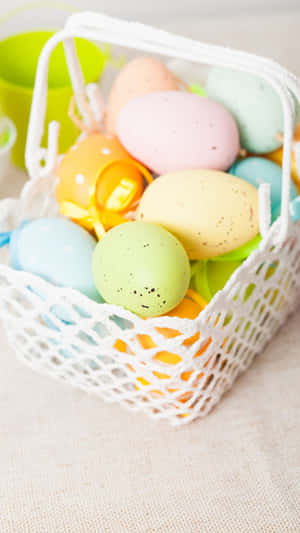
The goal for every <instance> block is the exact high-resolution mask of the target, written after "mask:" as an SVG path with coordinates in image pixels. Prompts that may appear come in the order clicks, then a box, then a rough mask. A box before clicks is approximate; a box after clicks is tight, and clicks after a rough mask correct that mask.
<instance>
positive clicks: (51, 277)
mask: <svg viewBox="0 0 300 533" xmlns="http://www.w3.org/2000/svg"><path fill="white" fill-rule="evenodd" d="M96 244H97V242H96V240H95V239H94V238H93V237H92V236H91V235H90V234H89V233H88V232H87V231H86V230H84V229H83V228H81V227H80V226H78V225H77V224H74V223H73V222H71V221H70V220H67V219H65V218H43V219H38V220H32V221H29V222H24V223H22V224H21V225H20V226H19V228H17V229H16V230H15V231H14V232H13V233H12V235H11V240H10V262H11V266H12V267H13V268H15V269H17V270H23V271H26V272H31V273H32V274H36V275H38V276H40V277H41V278H43V279H45V280H46V281H49V282H50V283H53V284H54V285H58V286H62V287H71V288H73V289H76V290H78V291H79V292H82V293H83V294H85V295H86V296H88V297H89V298H91V299H92V300H96V301H98V302H101V301H103V299H102V298H101V296H99V293H98V291H97V289H96V287H95V284H94V281H93V276H92V255H93V252H94V248H95V246H96Z"/></svg>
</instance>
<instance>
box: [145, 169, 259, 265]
mask: <svg viewBox="0 0 300 533" xmlns="http://www.w3.org/2000/svg"><path fill="white" fill-rule="evenodd" d="M137 218H138V219H139V220H144V221H147V222H154V223H156V224H160V225H161V226H163V227H164V228H166V229H167V230H169V231H170V232H171V233H173V234H174V235H175V236H176V237H177V238H178V239H179V240H180V241H181V243H182V244H183V246H184V247H185V249H186V251H187V253H188V256H189V258H190V259H206V258H210V257H216V256H218V255H222V254H225V253H227V252H230V251H232V250H234V249H235V248H238V247H239V246H241V245H243V244H245V243H246V242H248V241H250V240H251V239H252V238H253V237H255V235H256V234H257V233H258V231H259V226H258V192H257V189H256V188H255V187H254V186H253V185H251V184H249V183H247V182H246V181H244V180H241V179H240V178H237V177H235V176H232V175H231V174H226V173H225V172H221V171H215V170H187V171H180V172H173V173H170V174H165V175H163V176H161V177H159V178H157V179H156V180H155V181H154V182H153V183H152V184H151V185H150V186H149V187H148V188H147V189H146V191H145V193H144V195H143V197H142V199H141V202H140V205H139V209H138V212H137Z"/></svg>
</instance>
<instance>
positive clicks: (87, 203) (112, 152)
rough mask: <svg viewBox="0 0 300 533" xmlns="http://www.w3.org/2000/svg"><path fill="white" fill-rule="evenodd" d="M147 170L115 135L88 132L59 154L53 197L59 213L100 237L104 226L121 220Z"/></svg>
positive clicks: (132, 204) (138, 193) (148, 178)
mask: <svg viewBox="0 0 300 533" xmlns="http://www.w3.org/2000/svg"><path fill="white" fill-rule="evenodd" d="M144 178H145V179H146V181H147V182H148V183H149V182H151V181H152V176H151V174H150V173H149V172H148V171H147V170H146V169H145V168H144V167H143V166H142V165H140V163H138V162H137V161H135V160H134V159H133V158H132V157H131V156H130V155H129V154H128V153H127V152H126V150H125V149H124V148H123V146H122V145H121V144H120V142H119V140H118V139H117V137H112V136H108V135H102V134H100V133H99V134H91V135H88V136H86V137H84V138H83V139H81V140H79V141H78V142H77V143H76V144H75V145H74V146H72V148H71V149H70V150H69V151H68V152H67V154H66V155H65V156H64V157H63V158H62V160H61V162H60V165H59V167H58V170H57V184H56V198H57V201H58V204H59V206H60V210H61V212H62V214H63V215H65V216H67V217H69V218H71V219H73V220H74V221H76V222H78V223H79V224H81V225H82V226H84V227H86V228H87V229H89V230H94V231H95V232H96V234H97V235H98V237H99V238H100V237H101V236H102V234H103V233H104V231H105V230H106V229H109V228H110V227H112V226H114V225H116V224H120V223H121V222H125V221H126V220H127V219H126V218H124V216H123V213H124V212H126V211H128V210H129V209H130V208H133V207H135V205H136V203H137V202H138V200H139V198H140V197H141V195H142V193H143V190H144Z"/></svg>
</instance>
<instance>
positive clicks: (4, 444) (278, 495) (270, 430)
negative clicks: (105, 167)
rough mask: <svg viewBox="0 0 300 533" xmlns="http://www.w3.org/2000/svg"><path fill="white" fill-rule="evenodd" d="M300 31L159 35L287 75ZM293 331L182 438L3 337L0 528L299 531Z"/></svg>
mask: <svg viewBox="0 0 300 533" xmlns="http://www.w3.org/2000/svg"><path fill="white" fill-rule="evenodd" d="M87 7H88V6H87ZM299 22H300V17H299V16H296V14H292V13H291V14H289V15H283V14H278V15H276V16H275V15H272V14H270V13H269V14H267V15H266V16H264V17H262V16H260V17H254V16H253V17H250V18H249V19H246V18H241V19H239V18H238V17H237V18H234V17H233V18H231V17H228V18H227V19H224V21H221V20H220V19H218V20H215V19H213V18H211V19H208V20H206V21H205V20H192V19H191V18H189V19H188V17H185V19H184V20H182V19H181V18H178V20H175V19H173V20H171V19H170V24H163V25H164V27H166V28H167V29H170V30H173V31H178V32H183V33H185V34H191V35H192V36H193V37H196V38H197V37H198V38H201V39H204V40H210V41H215V42H221V43H228V44H230V45H232V46H238V47H240V48H243V49H248V48H250V49H252V50H254V51H257V52H259V53H262V54H266V55H270V56H274V57H278V59H279V60H280V61H281V62H282V63H283V64H285V65H287V66H288V67H289V68H291V69H293V70H294V71H297V68H298V69H299V54H298V52H297V53H296V51H297V42H298V41H297V39H298V37H297V36H298V33H299V32H298V29H299ZM279 35H280V38H278V36H279ZM22 179H23V178H22V175H20V176H18V175H17V174H14V175H13V176H12V177H11V179H8V180H7V185H6V187H5V188H4V187H3V185H2V184H1V188H0V189H1V190H0V196H1V197H2V196H7V194H15V191H16V187H17V185H18V186H19V185H20V184H21V182H22ZM299 324H300V311H299V312H298V313H296V314H295V315H294V316H293V317H292V318H291V319H289V321H288V322H287V323H286V325H285V326H284V327H283V328H282V329H281V331H280V332H279V334H278V335H277V336H276V337H275V338H274V340H273V342H272V343H271V344H270V345H269V346H268V347H267V349H266V350H265V351H264V353H262V354H261V355H260V356H258V357H257V358H256V360H255V361H254V363H253V365H252V366H251V368H250V369H249V370H248V371H247V372H246V373H245V374H243V375H242V376H241V377H240V378H239V379H238V381H237V382H236V383H235V385H234V387H233V389H232V390H231V391H230V392H229V393H228V394H227V395H226V396H225V397H224V398H223V399H222V401H221V403H220V404H219V406H218V407H217V408H216V409H215V410H214V411H213V412H212V413H211V414H210V415H209V416H208V417H207V418H205V419H203V420H200V421H197V422H195V423H194V424H192V425H188V426H186V427H183V428H178V429H174V428H171V427H169V426H168V425H167V424H164V423H157V422H156V423H155V422H151V420H149V419H148V418H147V417H145V416H144V415H142V414H133V413H129V412H126V411H124V410H123V409H121V408H120V407H119V406H118V405H107V404H104V403H103V402H101V401H100V400H98V399H97V398H95V397H92V396H88V395H86V394H84V393H82V392H80V391H76V390H74V389H72V388H69V387H66V386H64V385H63V384H60V383H57V382H55V381H53V380H51V379H50V378H48V377H45V376H40V375H38V374H35V373H33V372H32V371H31V370H30V369H28V368H27V367H26V366H24V365H23V364H21V363H20V362H18V361H17V360H16V354H15V353H14V352H13V350H11V349H10V348H9V347H8V345H7V342H6V339H5V332H4V331H3V328H1V327H0V364H1V370H0V532H1V533H102V532H103V533H127V532H129V533H299V532H300V395H299V382H300V331H299Z"/></svg>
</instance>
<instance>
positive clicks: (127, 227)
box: [93, 222, 190, 317]
mask: <svg viewBox="0 0 300 533" xmlns="http://www.w3.org/2000/svg"><path fill="white" fill-rule="evenodd" d="M93 275H94V281H95V285H96V287H97V289H98V290H99V292H100V294H101V295H102V296H103V298H104V300H105V301H106V302H108V303H111V304H115V305H120V306H122V307H124V308H125V309H128V310H129V311H132V312H133V313H136V314H137V315H140V316H142V317H149V316H159V315H163V314H165V313H167V312H168V311H170V310H171V309H173V308H174V307H176V305H178V304H179V302H180V301H181V300H182V299H183V297H184V295H185V293H186V291H187V289H188V286H189V282H190V264H189V260H188V256H187V254H186V251H185V250H184V248H183V246H182V244H181V243H180V242H179V241H178V240H177V239H176V237H174V236H173V235H171V233H169V232H168V231H167V230H165V229H163V228H162V227H160V226H157V225H155V224H151V223H147V222H127V223H125V224H121V225H119V226H116V227H115V228H113V229H112V230H110V231H109V232H108V233H106V234H105V235H104V237H103V238H102V239H101V241H100V242H99V243H98V244H97V246H96V249H95V251H94V255H93Z"/></svg>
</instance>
